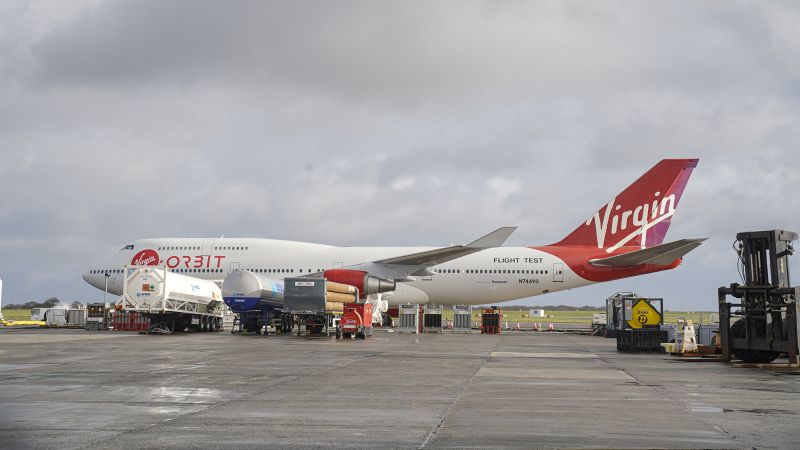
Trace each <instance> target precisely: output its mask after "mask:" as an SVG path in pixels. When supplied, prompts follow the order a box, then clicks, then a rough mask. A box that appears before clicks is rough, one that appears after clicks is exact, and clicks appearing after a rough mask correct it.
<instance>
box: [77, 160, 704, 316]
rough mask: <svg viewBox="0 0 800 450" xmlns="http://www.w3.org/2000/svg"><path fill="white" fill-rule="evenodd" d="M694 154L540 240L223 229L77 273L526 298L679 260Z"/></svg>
mask: <svg viewBox="0 0 800 450" xmlns="http://www.w3.org/2000/svg"><path fill="white" fill-rule="evenodd" d="M697 162H698V160H697V159H665V160H662V161H660V162H659V163H658V164H656V165H655V166H653V167H652V168H651V169H650V170H649V171H647V173H645V174H644V175H643V176H641V177H640V178H639V179H638V180H636V181H635V182H634V183H633V184H631V185H630V186H629V187H628V188H627V189H625V190H624V191H623V192H622V193H620V194H619V195H617V196H616V197H614V198H613V199H612V200H611V201H610V202H608V203H606V204H605V205H603V206H602V207H601V208H600V209H599V210H598V211H597V212H596V213H594V214H593V215H592V216H591V217H589V219H588V220H585V221H582V222H581V223H580V225H579V226H578V228H576V229H575V230H574V231H573V232H572V233H570V234H569V235H568V236H567V237H565V238H564V239H562V240H561V241H560V242H557V243H555V244H551V245H546V246H534V247H502V246H501V245H502V244H503V242H505V240H506V239H507V238H508V237H509V236H510V235H511V233H512V232H513V231H514V230H515V229H516V228H514V227H504V228H500V229H498V230H496V231H494V232H492V233H489V234H488V235H486V236H484V237H482V238H480V239H478V240H476V241H474V242H472V243H470V244H467V245H455V246H450V247H435V248H431V247H337V246H331V245H322V244H312V243H307V242H294V241H282V240H272V239H253V238H241V239H237V238H224V237H220V238H196V239H193V238H157V239H141V240H137V241H133V242H132V243H130V244H128V245H126V246H124V247H123V248H122V249H120V250H119V251H118V252H116V253H115V254H113V255H111V256H109V257H107V258H105V259H103V260H102V261H100V262H98V263H97V264H95V265H93V266H92V267H91V268H90V269H89V270H87V272H86V273H84V274H83V279H84V280H86V282H88V283H89V284H91V285H92V286H94V287H97V288H99V289H101V290H104V289H107V291H108V292H109V293H112V294H115V295H121V294H122V284H123V280H124V270H123V267H124V266H126V265H150V266H155V265H158V266H165V267H166V268H167V269H168V270H170V271H173V272H177V273H181V274H185V275H189V276H192V277H197V278H202V279H208V280H213V281H215V282H217V283H222V281H223V280H224V279H225V278H226V276H228V274H230V273H232V272H235V271H242V270H247V271H250V272H252V273H256V274H258V275H259V277H261V278H262V279H266V280H274V281H275V283H276V285H277V284H280V286H281V288H282V282H283V279H284V278H287V277H298V276H309V275H311V276H321V275H322V276H325V277H326V278H328V279H329V280H332V281H339V282H345V283H347V284H359V283H361V284H363V283H366V282H367V281H363V283H362V280H367V279H368V278H370V277H377V279H378V280H382V282H384V284H382V285H381V286H382V287H380V289H379V291H380V292H384V291H386V290H390V289H393V290H390V291H389V292H384V293H383V294H382V295H383V299H384V300H387V301H388V304H389V305H398V304H406V303H412V304H414V303H416V304H427V303H434V304H439V305H456V304H459V305H479V304H491V303H499V302H504V301H509V300H515V299H520V298H526V297H533V296H537V295H542V294H547V293H550V292H557V291H563V290H566V289H573V288H576V287H581V286H586V285H589V284H594V283H599V282H603V281H610V280H616V279H620V278H626V277H632V276H637V275H643V274H648V273H653V272H658V271H662V270H667V269H672V268H675V267H677V266H678V265H679V264H680V263H681V261H682V257H683V256H684V255H685V254H687V253H688V252H690V251H691V250H693V249H694V248H696V247H697V246H699V245H700V243H701V242H702V241H704V240H705V239H681V240H678V241H674V242H670V243H667V244H664V243H663V241H664V236H665V235H666V232H667V229H668V228H669V225H670V221H671V219H672V216H673V214H674V213H675V211H676V209H677V207H678V202H679V200H680V198H681V195H682V193H683V190H684V188H685V186H686V183H687V181H688V179H689V176H690V175H691V172H692V170H693V169H694V168H695V167H696V166H697ZM371 279H372V280H373V281H376V280H375V278H371ZM359 288H361V289H364V286H363V285H362V286H359ZM281 291H282V289H281ZM376 292H377V291H376Z"/></svg>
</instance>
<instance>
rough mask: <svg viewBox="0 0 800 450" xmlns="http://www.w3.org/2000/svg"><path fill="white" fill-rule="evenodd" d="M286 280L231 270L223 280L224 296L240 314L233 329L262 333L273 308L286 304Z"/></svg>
mask: <svg viewBox="0 0 800 450" xmlns="http://www.w3.org/2000/svg"><path fill="white" fill-rule="evenodd" d="M283 287H284V283H283V280H276V279H274V278H269V277H266V276H264V275H261V274H258V273H254V272H250V271H248V270H236V271H234V272H231V273H230V274H229V275H228V276H227V277H226V278H225V281H223V282H222V299H223V300H224V301H225V305H227V306H228V308H230V309H231V311H233V312H234V313H235V314H236V318H235V319H234V325H233V328H232V329H231V333H237V332H238V333H241V332H244V331H247V332H255V333H257V334H260V333H261V329H262V328H263V327H264V326H265V325H268V324H269V323H268V322H269V314H270V311H272V310H274V309H280V308H282V307H283Z"/></svg>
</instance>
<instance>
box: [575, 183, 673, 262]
mask: <svg viewBox="0 0 800 450" xmlns="http://www.w3.org/2000/svg"><path fill="white" fill-rule="evenodd" d="M660 196H661V192H656V193H655V194H654V195H653V197H654V200H653V201H652V202H648V203H644V204H642V205H639V206H637V207H635V208H633V209H628V210H625V211H620V210H621V209H622V205H619V204H616V201H617V199H616V197H615V198H614V199H612V200H611V201H610V202H608V204H607V205H606V206H605V207H604V208H603V209H602V210H600V211H598V212H596V213H595V214H594V216H592V217H591V218H589V220H587V221H586V225H587V226H591V225H592V222H594V229H595V234H596V236H597V248H603V247H604V246H605V243H606V239H608V238H613V237H615V236H616V235H617V233H619V232H623V231H625V230H627V229H629V228H632V229H633V231H632V232H631V233H630V234H628V235H626V236H625V237H623V238H622V239H620V240H619V242H617V243H616V244H614V245H613V246H611V247H609V248H608V249H606V252H608V253H611V252H613V251H614V250H616V249H618V248H620V247H622V246H623V245H625V244H627V243H628V242H630V241H631V240H632V239H634V238H635V237H636V236H639V235H641V236H642V239H641V246H642V248H645V244H646V242H647V230H648V229H650V228H652V227H653V226H655V225H656V224H658V223H660V222H662V221H663V220H665V219H667V218H669V217H672V215H673V214H675V194H670V195H667V196H665V197H664V198H662V199H659V197H660ZM609 222H610V225H611V229H610V230H609Z"/></svg>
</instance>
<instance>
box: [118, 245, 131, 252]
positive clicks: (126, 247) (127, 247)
mask: <svg viewBox="0 0 800 450" xmlns="http://www.w3.org/2000/svg"><path fill="white" fill-rule="evenodd" d="M122 250H133V244H128V245H126V246H125V247H122ZM122 250H120V251H122Z"/></svg>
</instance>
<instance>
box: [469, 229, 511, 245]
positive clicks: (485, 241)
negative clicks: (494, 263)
mask: <svg viewBox="0 0 800 450" xmlns="http://www.w3.org/2000/svg"><path fill="white" fill-rule="evenodd" d="M516 229H517V227H502V228H498V229H496V230H494V231H492V232H491V233H489V234H487V235H486V236H484V237H482V238H480V239H478V240H477V241H474V242H471V243H469V244H467V245H466V247H470V248H492V247H500V246H501V245H503V243H504V242H505V241H506V240H507V239H508V237H509V236H511V233H513V232H514V231H516Z"/></svg>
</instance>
